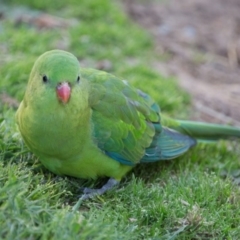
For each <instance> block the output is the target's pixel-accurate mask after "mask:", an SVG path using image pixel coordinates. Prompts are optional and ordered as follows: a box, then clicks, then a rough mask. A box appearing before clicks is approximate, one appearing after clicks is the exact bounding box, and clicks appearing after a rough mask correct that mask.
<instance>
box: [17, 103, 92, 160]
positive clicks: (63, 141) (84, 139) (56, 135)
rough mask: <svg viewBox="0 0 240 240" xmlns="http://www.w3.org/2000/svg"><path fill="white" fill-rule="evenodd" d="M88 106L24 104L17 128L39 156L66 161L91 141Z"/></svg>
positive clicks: (89, 110)
mask: <svg viewBox="0 0 240 240" xmlns="http://www.w3.org/2000/svg"><path fill="white" fill-rule="evenodd" d="M91 111H92V110H91V109H90V108H85V109H81V110H79V109H76V108H75V106H71V105H70V104H69V105H68V104H66V105H59V104H58V105H55V106H49V107H48V108H46V107H45V108H44V109H43V108H42V109H41V108H38V109H34V108H32V107H30V106H28V107H25V108H24V111H23V114H22V119H21V121H20V122H19V128H20V131H21V132H22V135H23V138H24V140H25V142H26V143H27V145H28V146H29V148H30V149H31V150H32V151H33V152H34V153H35V154H36V155H37V156H39V157H40V159H44V158H46V157H51V156H54V157H55V158H57V159H61V160H68V159H71V158H72V157H73V156H76V155H77V154H78V153H79V152H80V151H81V149H83V148H84V147H85V145H86V144H88V143H89V142H90V141H91V121H90V118H91Z"/></svg>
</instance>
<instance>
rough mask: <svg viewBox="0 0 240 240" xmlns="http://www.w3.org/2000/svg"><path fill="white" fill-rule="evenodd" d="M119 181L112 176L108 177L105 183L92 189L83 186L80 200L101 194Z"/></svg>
mask: <svg viewBox="0 0 240 240" xmlns="http://www.w3.org/2000/svg"><path fill="white" fill-rule="evenodd" d="M118 184H119V181H117V180H115V179H114V178H109V180H108V181H107V183H106V184H104V185H103V186H102V187H101V188H99V189H92V188H84V190H83V195H82V196H81V197H80V199H81V200H86V199H89V198H93V197H95V196H97V195H102V194H104V193H105V192H106V191H108V190H110V189H112V188H113V187H114V186H116V185H118Z"/></svg>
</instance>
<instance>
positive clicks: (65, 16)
mask: <svg viewBox="0 0 240 240" xmlns="http://www.w3.org/2000/svg"><path fill="white" fill-rule="evenodd" d="M19 2H21V5H17V4H19ZM6 3H7V4H6ZM122 9H123V8H122V7H121V4H120V2H118V1H110V0H92V1H89V0H82V1H77V0H70V1H63V0H60V1H47V0H42V1H40V0H22V1H17V0H8V1H5V3H4V4H3V1H0V12H2V14H1V16H2V17H1V20H0V54H1V59H0V79H1V80H0V99H1V100H0V101H1V102H0V239H9V240H12V239H57V240H60V239H239V237H240V226H239V223H240V190H239V187H238V185H237V184H236V183H237V182H240V181H239V179H240V178H239V177H240V161H239V158H240V150H239V142H233V143H230V142H219V143H218V144H216V145H215V144H212V145H203V144H202V145H199V146H197V147H196V148H194V149H193V150H191V151H190V152H189V153H187V154H186V155H184V156H183V157H180V158H178V159H176V160H174V161H169V162H167V161H165V162H164V161H163V162H159V163H154V164H148V165H141V166H138V167H136V169H134V171H133V172H131V173H129V174H128V176H126V178H125V179H124V180H123V181H122V183H121V184H120V186H119V187H118V188H116V189H114V190H112V191H109V192H108V193H106V194H105V195H103V196H100V197H96V198H94V199H91V200H88V201H85V202H83V203H81V204H79V202H78V198H79V196H80V194H81V188H82V187H83V186H88V187H98V186H101V185H102V184H103V183H104V181H105V179H99V180H96V181H93V180H88V181H87V180H81V179H74V178H70V177H58V176H55V175H54V174H52V173H50V172H49V171H47V170H46V169H44V168H43V167H42V166H41V164H40V163H39V161H38V159H37V158H36V157H35V156H34V155H33V154H31V153H30V152H29V151H28V149H27V148H26V146H25V145H24V143H23V141H22V139H21V137H20V134H19V133H18V131H17V128H16V126H15V121H14V114H15V111H16V106H17V103H18V102H20V101H21V99H22V97H23V93H24V89H25V87H26V84H27V80H28V75H29V72H30V69H31V67H32V65H33V62H34V61H35V60H36V58H37V57H38V56H39V55H40V54H42V53H43V52H45V51H47V50H50V49H55V48H61V49H64V50H67V51H70V52H72V53H73V54H75V55H76V56H77V57H78V59H79V61H80V64H81V65H82V66H88V67H94V68H100V69H103V70H106V71H109V72H112V73H114V74H115V75H119V76H121V77H123V78H125V79H127V80H128V81H129V82H131V84H133V85H134V86H137V87H138V88H140V89H142V90H144V91H145V92H147V93H149V94H151V95H152V96H153V97H154V98H155V100H156V101H157V102H158V103H159V104H160V106H161V109H162V111H163V112H165V113H167V114H168V115H171V116H177V117H178V118H179V117H182V118H183V117H186V116H187V115H189V111H190V98H189V96H188V95H187V94H186V93H185V92H183V91H181V90H179V87H178V86H177V83H176V81H175V80H174V79H169V78H164V77H163V76H160V75H158V74H157V73H156V72H154V70H153V68H152V66H151V65H152V64H151V63H152V62H154V61H156V60H157V59H158V60H159V59H161V56H156V54H155V53H154V48H153V43H152V40H151V36H149V35H148V34H147V33H146V32H145V31H144V30H142V29H141V28H140V27H139V26H136V25H135V24H134V23H132V22H131V21H130V20H129V19H128V17H127V16H126V15H125V14H124V12H123V10H122ZM45 13H47V14H49V16H48V17H49V18H50V20H49V22H50V23H49V22H48V24H49V25H48V24H46V23H45V25H44V24H43V25H44V27H43V26H42V25H41V21H40V20H39V19H41V17H42V14H45ZM42 18H43V19H46V17H42ZM57 18H61V19H57ZM51 21H52V22H51ZM56 23H57V24H60V26H54V24H56ZM57 24H56V25H57Z"/></svg>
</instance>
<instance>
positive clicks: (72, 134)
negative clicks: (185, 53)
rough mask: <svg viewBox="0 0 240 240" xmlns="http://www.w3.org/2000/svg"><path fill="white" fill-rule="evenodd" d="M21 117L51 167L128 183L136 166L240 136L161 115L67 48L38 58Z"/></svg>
mask: <svg viewBox="0 0 240 240" xmlns="http://www.w3.org/2000/svg"><path fill="white" fill-rule="evenodd" d="M78 76H79V77H80V81H79V79H78ZM59 85H60V86H63V85H64V87H63V88H64V93H62V92H61V91H62V90H59ZM66 86H67V87H66ZM68 88H69V89H70V95H69V96H68ZM159 91H160V90H159ZM16 119H17V123H18V126H19V130H20V132H21V134H22V137H23V139H24V141H25V142H26V144H27V145H28V147H29V148H30V149H31V150H32V151H33V152H34V153H35V154H36V155H37V156H38V157H39V158H40V160H41V162H42V163H43V164H44V165H45V166H46V167H47V168H48V169H49V170H51V171H53V172H54V173H56V174H66V175H70V176H75V177H80V178H96V177H99V176H108V177H111V178H114V179H116V180H120V179H121V178H122V177H123V176H124V175H125V174H126V173H127V172H128V171H129V170H130V169H131V168H132V167H133V166H135V165H136V164H138V163H141V162H153V161H158V160H162V159H172V158H175V157H177V156H179V155H181V154H183V153H184V152H186V151H187V150H188V149H189V148H191V147H192V146H194V145H195V144H196V141H197V140H211V141H212V140H217V139H219V138H226V137H229V136H233V137H240V129H239V128H233V127H228V126H221V125H214V124H205V123H195V122H184V121H175V120H172V119H166V118H163V119H161V117H160V108H159V106H158V105H157V104H156V103H155V102H154V100H153V99H152V98H151V97H150V96H148V95H147V94H145V93H144V92H142V91H140V90H138V89H135V88H133V87H131V86H130V85H129V84H128V83H127V82H126V81H124V80H121V79H119V78H117V77H115V76H113V75H111V74H108V73H105V72H101V71H98V70H94V69H82V68H80V67H79V63H78V60H77V59H76V58H75V57H74V56H73V55H72V54H70V53H67V52H64V51H60V50H53V51H49V52H46V53H45V54H43V55H42V56H40V57H39V59H38V60H37V61H36V63H35V65H34V67H33V69H32V72H31V74H30V78H29V82H28V86H27V89H26V93H25V96H24V99H23V101H22V103H21V105H20V107H19V109H18V111H17V114H16Z"/></svg>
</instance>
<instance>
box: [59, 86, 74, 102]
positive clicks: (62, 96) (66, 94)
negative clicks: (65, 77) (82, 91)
mask: <svg viewBox="0 0 240 240" xmlns="http://www.w3.org/2000/svg"><path fill="white" fill-rule="evenodd" d="M56 91H57V97H58V99H59V100H60V101H62V102H63V103H67V102H68V100H69V98H70V95H71V87H70V86H69V84H68V83H67V82H63V83H60V84H59V85H58V86H57V89H56Z"/></svg>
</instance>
